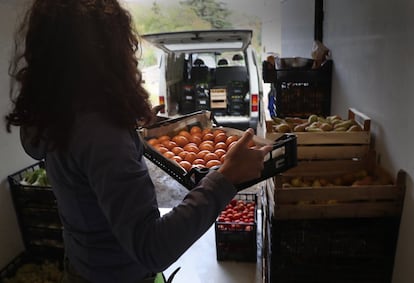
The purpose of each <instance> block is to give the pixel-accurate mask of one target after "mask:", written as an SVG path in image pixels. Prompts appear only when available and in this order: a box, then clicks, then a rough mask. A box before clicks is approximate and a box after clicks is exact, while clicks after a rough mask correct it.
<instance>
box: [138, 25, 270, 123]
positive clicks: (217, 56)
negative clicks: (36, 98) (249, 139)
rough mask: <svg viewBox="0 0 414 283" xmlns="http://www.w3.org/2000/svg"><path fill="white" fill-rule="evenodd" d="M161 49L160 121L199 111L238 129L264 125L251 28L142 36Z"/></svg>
mask: <svg viewBox="0 0 414 283" xmlns="http://www.w3.org/2000/svg"><path fill="white" fill-rule="evenodd" d="M142 38H143V39H144V40H146V41H148V42H149V43H150V44H152V45H153V46H155V47H157V48H159V49H161V50H162V51H163V52H162V56H161V58H160V61H159V68H160V80H159V103H160V104H165V112H164V113H162V115H163V116H166V117H177V116H179V115H184V114H189V113H192V112H195V111H199V110H209V111H211V112H212V113H213V115H214V117H215V119H216V121H217V122H218V124H219V125H222V126H226V127H232V128H236V129H241V130H244V129H246V128H247V127H252V128H254V129H257V127H258V124H263V123H264V117H262V116H263V115H264V114H261V113H263V112H264V111H262V110H263V90H262V81H261V72H260V70H259V66H260V65H259V62H258V61H257V58H256V53H255V51H254V50H253V48H252V46H251V39H252V31H251V30H201V31H183V32H171V33H158V34H146V35H143V36H142Z"/></svg>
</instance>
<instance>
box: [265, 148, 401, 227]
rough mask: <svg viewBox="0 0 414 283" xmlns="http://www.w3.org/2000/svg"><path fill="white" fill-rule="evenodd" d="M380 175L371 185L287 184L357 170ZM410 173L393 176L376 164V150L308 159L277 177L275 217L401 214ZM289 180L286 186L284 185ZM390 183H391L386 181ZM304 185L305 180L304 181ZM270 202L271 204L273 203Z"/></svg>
mask: <svg viewBox="0 0 414 283" xmlns="http://www.w3.org/2000/svg"><path fill="white" fill-rule="evenodd" d="M364 171H365V172H366V173H367V174H368V175H371V176H379V177H380V178H381V180H380V181H379V180H378V181H375V182H373V183H372V184H370V185H367V184H358V185H349V184H339V185H334V184H332V183H330V184H328V185H327V186H318V187H313V186H311V185H309V184H310V183H308V185H306V184H305V186H303V187H302V186H301V187H294V186H290V187H287V186H286V180H287V179H289V178H299V177H300V178H302V180H306V179H307V180H308V181H310V180H311V179H313V178H315V177H317V178H324V179H325V180H328V179H331V180H333V179H334V178H337V177H339V176H340V177H346V176H348V177H349V176H352V174H355V172H364ZM405 176H406V173H405V172H404V171H402V170H400V171H399V172H398V174H397V176H396V178H395V179H393V178H392V177H391V176H390V175H389V174H388V173H387V172H386V171H385V170H384V169H383V168H382V167H380V166H378V165H376V164H375V153H374V152H370V154H369V157H368V158H364V159H359V160H332V161H307V162H306V161H304V162H299V164H298V166H297V167H295V168H292V169H289V170H288V171H286V172H285V173H283V174H280V175H278V176H276V177H275V178H274V189H273V192H272V191H269V199H272V202H273V205H274V207H273V211H272V214H273V217H274V218H275V219H324V218H361V217H389V216H390V217H391V216H392V217H393V216H398V217H399V216H400V215H401V211H402V205H403V200H404V193H405ZM284 183H285V185H283V184H284ZM385 183H387V184H385ZM302 184H303V183H302ZM269 205H270V204H269Z"/></svg>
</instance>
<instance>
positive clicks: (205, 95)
mask: <svg viewBox="0 0 414 283" xmlns="http://www.w3.org/2000/svg"><path fill="white" fill-rule="evenodd" d="M195 110H210V90H209V88H208V85H207V84H197V85H196V86H195Z"/></svg>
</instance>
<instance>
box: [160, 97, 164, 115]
mask: <svg viewBox="0 0 414 283" xmlns="http://www.w3.org/2000/svg"><path fill="white" fill-rule="evenodd" d="M159 101H160V105H162V104H165V97H164V96H160V97H159ZM160 113H165V107H164V108H163V109H161V110H160Z"/></svg>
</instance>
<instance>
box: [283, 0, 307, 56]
mask: <svg viewBox="0 0 414 283" xmlns="http://www.w3.org/2000/svg"><path fill="white" fill-rule="evenodd" d="M280 2H281V8H282V13H281V14H282V23H283V24H282V25H281V29H282V54H281V57H305V58H311V51H312V46H313V30H314V28H313V27H314V25H315V24H314V13H315V12H314V11H315V4H314V1H309V0H307V1H303V0H280Z"/></svg>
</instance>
